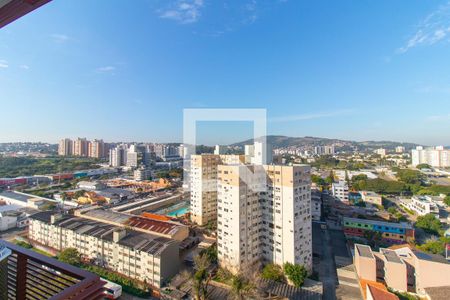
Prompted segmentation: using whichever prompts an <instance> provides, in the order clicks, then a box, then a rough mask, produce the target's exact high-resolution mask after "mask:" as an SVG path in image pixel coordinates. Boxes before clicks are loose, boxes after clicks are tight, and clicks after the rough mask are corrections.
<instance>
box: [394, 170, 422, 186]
mask: <svg viewBox="0 0 450 300" xmlns="http://www.w3.org/2000/svg"><path fill="white" fill-rule="evenodd" d="M397 178H399V179H400V180H401V181H403V182H404V183H408V184H421V183H422V180H423V175H422V173H421V172H420V171H416V170H409V169H399V170H398V171H397Z"/></svg>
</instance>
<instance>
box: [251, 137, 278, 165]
mask: <svg viewBox="0 0 450 300" xmlns="http://www.w3.org/2000/svg"><path fill="white" fill-rule="evenodd" d="M272 161H273V149H272V145H271V144H268V143H262V142H255V143H254V144H253V157H252V158H251V164H253V165H268V164H271V163H272Z"/></svg>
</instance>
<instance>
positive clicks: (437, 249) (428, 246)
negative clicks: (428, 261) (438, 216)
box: [417, 237, 450, 255]
mask: <svg viewBox="0 0 450 300" xmlns="http://www.w3.org/2000/svg"><path fill="white" fill-rule="evenodd" d="M446 244H450V238H448V237H440V238H438V239H429V240H427V241H426V242H425V243H424V244H422V245H420V246H417V248H419V249H420V250H422V251H425V252H428V253H433V254H439V255H445V245H446Z"/></svg>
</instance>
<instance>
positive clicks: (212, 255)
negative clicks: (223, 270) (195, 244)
mask: <svg viewBox="0 0 450 300" xmlns="http://www.w3.org/2000/svg"><path fill="white" fill-rule="evenodd" d="M200 255H206V257H207V258H208V259H209V261H210V262H211V263H213V264H216V263H217V245H213V246H211V247H209V248H207V249H204V250H202V251H201V252H200Z"/></svg>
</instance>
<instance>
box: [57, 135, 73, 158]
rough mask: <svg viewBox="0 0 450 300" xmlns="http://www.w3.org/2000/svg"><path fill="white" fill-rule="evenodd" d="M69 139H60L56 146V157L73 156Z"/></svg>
mask: <svg viewBox="0 0 450 300" xmlns="http://www.w3.org/2000/svg"><path fill="white" fill-rule="evenodd" d="M72 143H73V142H72V140H71V139H61V140H60V141H59V146H58V155H64V156H69V155H72V154H73V149H72Z"/></svg>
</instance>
